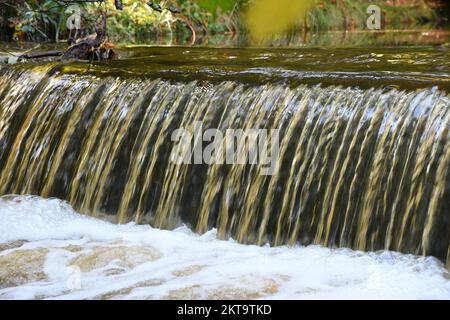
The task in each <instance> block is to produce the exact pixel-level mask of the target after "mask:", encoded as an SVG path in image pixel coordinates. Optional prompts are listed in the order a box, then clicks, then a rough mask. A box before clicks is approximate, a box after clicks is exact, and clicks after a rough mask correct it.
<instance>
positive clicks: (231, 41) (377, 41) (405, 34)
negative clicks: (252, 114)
mask: <svg viewBox="0 0 450 320" xmlns="http://www.w3.org/2000/svg"><path fill="white" fill-rule="evenodd" d="M449 42H450V30H447V29H414V30H373V31H345V30H344V31H342V30H341V31H324V32H320V33H318V32H298V31H296V32H291V33H288V34H285V35H283V36H278V37H275V38H273V39H271V40H270V41H269V43H270V45H268V46H271V47H293V48H295V47H305V46H306V47H311V46H324V47H376V46H418V45H441V44H445V43H449ZM266 43H267V42H266ZM136 44H146V45H160V46H192V45H194V46H209V47H210V46H213V47H244V46H245V47H249V46H251V47H255V46H258V45H257V44H253V43H251V42H250V41H249V39H248V38H247V37H246V36H245V35H232V34H216V35H207V36H203V37H199V38H197V40H196V42H195V43H192V39H191V38H190V37H187V38H169V37H160V38H158V39H155V38H147V39H140V41H138V42H137V43H136ZM266 46H267V45H266Z"/></svg>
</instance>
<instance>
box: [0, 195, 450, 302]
mask: <svg viewBox="0 0 450 320" xmlns="http://www.w3.org/2000/svg"><path fill="white" fill-rule="evenodd" d="M48 298H50V299H348V298H350V299H450V275H449V272H448V271H447V270H446V269H445V268H444V267H443V265H442V264H441V263H440V262H439V261H437V260H436V259H434V258H423V257H415V256H411V255H404V254H400V253H394V252H379V253H363V252H357V251H352V250H347V249H333V250H331V249H327V248H323V247H318V246H310V247H295V248H292V247H277V248H271V247H269V246H266V247H257V246H249V245H241V244H238V243H235V242H234V241H231V240H230V241H221V240H218V239H217V237H216V231H215V230H211V231H210V232H208V233H206V234H204V235H201V236H200V235H196V234H194V233H192V232H191V231H189V230H188V229H187V228H186V227H182V228H179V229H177V230H174V231H163V230H157V229H152V228H151V227H149V226H137V225H134V224H127V225H120V226H119V225H114V224H111V223H108V222H104V221H101V220H97V219H94V218H89V217H85V216H82V215H80V214H78V213H76V212H75V211H74V210H73V209H72V208H71V207H70V206H68V205H67V204H65V203H64V202H62V201H60V200H44V199H40V198H37V197H3V198H0V299H48Z"/></svg>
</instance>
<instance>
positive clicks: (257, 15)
mask: <svg viewBox="0 0 450 320" xmlns="http://www.w3.org/2000/svg"><path fill="white" fill-rule="evenodd" d="M313 4H314V0H255V1H253V4H252V5H251V6H250V7H249V9H248V11H247V12H246V14H245V21H246V24H247V26H248V29H249V31H250V34H251V36H252V38H253V40H255V41H258V42H259V41H262V40H264V39H266V38H268V37H270V36H273V35H276V34H280V33H283V32H285V31H287V30H288V29H289V28H291V27H292V26H294V25H295V24H296V23H297V22H298V21H299V20H300V19H302V18H304V17H305V15H306V12H307V11H308V9H309V8H311V6H312V5H313Z"/></svg>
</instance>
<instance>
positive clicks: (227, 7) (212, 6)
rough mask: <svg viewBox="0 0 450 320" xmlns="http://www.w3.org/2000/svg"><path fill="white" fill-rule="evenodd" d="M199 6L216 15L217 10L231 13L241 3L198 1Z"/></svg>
mask: <svg viewBox="0 0 450 320" xmlns="http://www.w3.org/2000/svg"><path fill="white" fill-rule="evenodd" d="M197 2H198V4H199V6H200V7H201V8H203V9H206V10H208V11H209V12H211V13H213V14H215V13H216V12H217V8H220V9H222V11H223V12H226V11H231V10H233V8H234V7H235V6H236V5H237V4H238V3H239V0H197Z"/></svg>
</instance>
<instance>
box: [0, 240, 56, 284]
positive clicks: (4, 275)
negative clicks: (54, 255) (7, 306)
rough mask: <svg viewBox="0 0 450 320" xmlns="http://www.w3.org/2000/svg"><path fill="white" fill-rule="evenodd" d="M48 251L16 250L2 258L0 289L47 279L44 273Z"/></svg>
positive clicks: (0, 259) (0, 260)
mask: <svg viewBox="0 0 450 320" xmlns="http://www.w3.org/2000/svg"><path fill="white" fill-rule="evenodd" d="M47 253H48V249H45V248H39V249H33V250H15V251H13V252H11V253H8V254H6V255H2V256H0V288H10V287H17V286H20V285H23V284H25V283H29V282H34V281H41V280H44V279H46V275H45V273H44V271H43V269H44V263H45V260H46V257H47Z"/></svg>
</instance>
